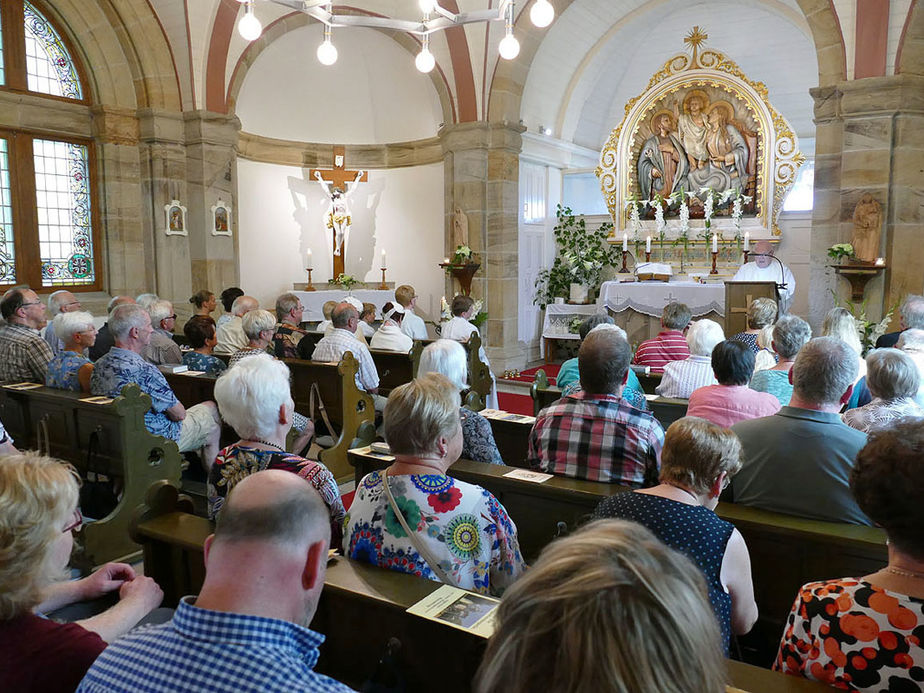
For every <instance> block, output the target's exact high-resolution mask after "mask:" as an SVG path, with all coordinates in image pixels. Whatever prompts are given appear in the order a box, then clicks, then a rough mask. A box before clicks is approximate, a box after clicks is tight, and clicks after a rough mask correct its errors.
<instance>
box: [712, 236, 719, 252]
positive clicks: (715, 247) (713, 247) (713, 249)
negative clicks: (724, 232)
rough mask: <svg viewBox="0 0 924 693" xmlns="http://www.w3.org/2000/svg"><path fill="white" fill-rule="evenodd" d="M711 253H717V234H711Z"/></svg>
mask: <svg viewBox="0 0 924 693" xmlns="http://www.w3.org/2000/svg"><path fill="white" fill-rule="evenodd" d="M712 252H713V253H717V252H719V234H717V233H714V234H712Z"/></svg>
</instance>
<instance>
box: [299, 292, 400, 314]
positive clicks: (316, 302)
mask: <svg viewBox="0 0 924 693" xmlns="http://www.w3.org/2000/svg"><path fill="white" fill-rule="evenodd" d="M292 293H293V294H295V295H296V296H298V299H299V300H300V301H301V302H302V305H303V306H305V312H304V313H303V314H302V320H303V321H304V322H320V321H321V320H323V319H324V312H323V310H322V308H323V307H324V304H325V303H327V302H328V301H337V302H340V301H342V300H343V299H345V298H346V297H347V296H349V295H352V296H353V298H355V299H356V300H358V301H362V302H363V303H374V304H375V308H376V317H377V318H378V317H381V315H382V306H384V305H385V304H386V303H387V302H388V301H391V302H394V300H395V292H394V291H393V290H392V289H388V290H384V289H382V290H379V289H353V291H352V292H351V293H350V292H347V291H346V290H345V289H328V290H326V291H293V292H292Z"/></svg>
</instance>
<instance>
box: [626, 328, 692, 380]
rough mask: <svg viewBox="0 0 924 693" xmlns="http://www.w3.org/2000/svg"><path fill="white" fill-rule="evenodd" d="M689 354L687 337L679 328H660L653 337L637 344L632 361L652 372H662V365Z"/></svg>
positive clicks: (680, 359)
mask: <svg viewBox="0 0 924 693" xmlns="http://www.w3.org/2000/svg"><path fill="white" fill-rule="evenodd" d="M689 355H690V347H689V346H687V338H686V337H684V336H683V332H681V331H680V330H662V331H661V332H659V333H658V336H657V337H655V338H654V339H646V340H645V341H644V342H642V343H641V344H639V345H638V349H637V350H636V351H635V358H634V359H633V360H632V363H635V364H638V365H639V366H649V367H650V368H651V372H652V373H663V372H664V365H665V364H666V363H668V362H670V361H683V360H684V359H685V358H687V357H688V356H689Z"/></svg>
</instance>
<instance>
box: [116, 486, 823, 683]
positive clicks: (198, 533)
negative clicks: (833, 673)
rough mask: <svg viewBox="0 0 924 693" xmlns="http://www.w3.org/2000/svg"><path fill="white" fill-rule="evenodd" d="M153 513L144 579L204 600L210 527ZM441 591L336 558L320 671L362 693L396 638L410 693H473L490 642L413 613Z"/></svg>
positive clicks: (163, 509) (733, 673) (159, 500)
mask: <svg viewBox="0 0 924 693" xmlns="http://www.w3.org/2000/svg"><path fill="white" fill-rule="evenodd" d="M148 498H149V500H150V502H151V507H149V508H147V509H146V511H145V512H144V513H143V514H140V515H139V517H138V519H137V521H136V522H135V523H134V524H133V526H132V535H133V536H134V537H135V539H136V540H137V541H138V542H139V543H141V544H142V546H143V547H144V556H145V574H147V575H149V576H151V577H153V578H154V580H156V581H157V583H158V584H159V585H160V586H161V588H162V589H163V590H164V605H165V606H175V605H176V603H177V601H178V600H179V598H180V597H181V596H184V595H187V594H196V593H198V592H199V590H200V588H201V586H202V582H203V579H204V576H205V569H204V566H203V552H202V545H203V543H204V541H205V538H206V537H207V536H208V535H209V534H210V533H211V532H212V525H211V524H210V523H209V522H208V520H206V519H204V518H201V517H196V516H193V515H189V514H188V509H187V508H188V507H189V504H188V501H184V500H183V499H182V497H180V498H178V497H177V496H176V491H175V489H172V488H170V487H166V486H157V487H154V488H152V489H151V491H150V492H149V494H148ZM438 588H439V583H436V582H433V581H431V580H426V579H423V578H418V577H415V576H413V575H405V574H402V573H397V572H393V571H389V570H382V569H379V568H376V567H373V566H370V565H365V564H362V563H359V562H356V561H351V560H349V559H346V558H344V557H342V556H338V557H336V558H334V559H333V561H332V562H330V563H329V564H328V568H327V574H326V576H325V581H324V590H323V591H322V592H321V598H320V601H319V603H318V608H317V611H316V613H315V616H314V619H313V620H312V622H311V628H312V629H314V630H316V631H318V632H320V633H323V634H324V635H325V637H326V641H325V643H324V645H322V646H321V656H320V659H319V661H318V665H317V671H319V672H321V673H324V674H327V675H328V676H332V677H334V678H336V679H337V680H339V681H342V682H344V683H346V684H347V685H350V686H353V687H354V688H357V689H359V688H360V687H361V685H362V684H363V682H364V681H366V680H368V679H369V678H370V677H371V676H372V674H373V672H374V671H375V666H376V659H377V658H378V657H379V656H380V655H381V653H382V652H383V651H384V649H385V644H386V643H387V642H388V640H389V639H390V638H397V639H398V640H400V641H401V643H402V648H401V651H400V653H399V655H398V660H399V662H400V667H401V671H402V673H403V674H404V675H405V677H406V683H407V690H409V691H426V690H432V688H433V680H434V679H433V676H434V675H433V662H439V667H440V668H439V671H440V674H439V679H440V683H439V688H440V690H441V691H447V692H454V691H468V690H470V687H471V681H472V678H473V677H474V674H475V671H476V670H477V667H478V665H479V663H480V658H481V655H482V654H483V651H484V646H485V641H484V640H483V639H482V638H481V637H480V636H477V635H474V634H472V633H469V632H467V631H462V630H458V629H455V628H450V627H449V626H445V625H442V624H440V623H437V622H434V621H429V620H425V619H421V618H419V617H417V616H414V615H411V614H408V613H407V609H408V607H410V606H412V605H413V604H415V603H416V602H418V601H420V600H421V599H423V598H424V597H426V596H427V595H429V594H431V593H432V592H433V591H435V590H436V589H438ZM728 681H729V684H730V685H732V686H736V687H738V688H741V689H743V690H746V691H751V693H823V692H824V691H828V690H830V689H829V688H827V687H826V686H823V685H822V684H818V683H814V682H811V681H806V680H805V679H800V678H796V677H791V676H784V675H782V674H778V673H776V672H772V671H768V670H765V669H760V668H758V667H754V666H750V665H748V664H744V663H741V662H734V661H729V662H728Z"/></svg>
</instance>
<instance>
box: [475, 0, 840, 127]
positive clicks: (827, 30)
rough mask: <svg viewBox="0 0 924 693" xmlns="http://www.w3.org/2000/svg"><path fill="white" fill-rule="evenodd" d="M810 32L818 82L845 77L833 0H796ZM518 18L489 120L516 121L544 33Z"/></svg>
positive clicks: (566, 2) (495, 81)
mask: <svg viewBox="0 0 924 693" xmlns="http://www.w3.org/2000/svg"><path fill="white" fill-rule="evenodd" d="M574 2H580V0H560V2H559V3H557V4H556V9H557V10H558V15H559V16H561V15H562V14H564V12H565V11H566V10H567V9H568V7H570V6H571V4H572V3H574ZM796 2H797V3H798V5H799V8H800V9H801V10H802V13H803V14H804V15H805V19H806V21H807V22H808V25H809V28H810V29H811V33H812V40H813V42H814V44H815V52H816V55H817V56H818V85H819V86H830V85H834V84H837V83H838V82H840V81H842V80H844V79H846V78H847V57H846V49H845V47H844V38H843V35H842V33H841V26H840V22H839V21H838V18H837V12H836V11H835V9H834V6H833V3H832V0H796ZM523 16H524V15H523V12H522V11H521V13H520V15H519V16H518V17H517V28H518V29H521V30H522V31H518V32H517V35H518V37H519V38H520V55H519V57H518V58H517V59H516V60H509V61H505V60H502V61H499V62H498V64H497V67H496V69H495V72H494V76H493V78H492V80H491V89H490V92H489V96H488V111H487V112H488V120H489V121H491V122H502V121H507V122H513V123H515V122H518V121H519V119H520V102H521V100H522V97H523V89H524V87H525V85H526V77H527V75H528V74H529V69H530V66H531V65H532V61H533V59H534V58H535V56H536V52H537V51H538V50H539V45H540V44H541V43H542V39H543V38H544V36H545V31H546V30H545V29H537V28H535V27H533V26H532V24H530V23H529V21H528V20H524V21H522V22H521V21H520V20H521V19H523Z"/></svg>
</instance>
